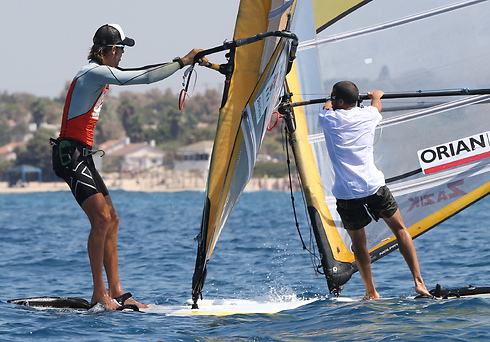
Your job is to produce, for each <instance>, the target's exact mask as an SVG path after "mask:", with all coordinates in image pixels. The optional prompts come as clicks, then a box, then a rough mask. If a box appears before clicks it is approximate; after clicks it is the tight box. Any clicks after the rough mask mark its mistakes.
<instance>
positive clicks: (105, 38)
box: [93, 24, 134, 46]
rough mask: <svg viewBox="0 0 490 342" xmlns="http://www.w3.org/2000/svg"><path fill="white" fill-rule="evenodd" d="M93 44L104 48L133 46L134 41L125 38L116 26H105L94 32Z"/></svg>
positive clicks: (119, 27)
mask: <svg viewBox="0 0 490 342" xmlns="http://www.w3.org/2000/svg"><path fill="white" fill-rule="evenodd" d="M93 42H94V44H95V45H105V46H116V45H124V46H126V45H127V46H134V39H132V38H129V37H126V35H125V34H124V31H123V29H122V28H121V26H119V25H118V24H105V25H103V26H101V27H99V29H98V30H97V32H95V35H94V39H93Z"/></svg>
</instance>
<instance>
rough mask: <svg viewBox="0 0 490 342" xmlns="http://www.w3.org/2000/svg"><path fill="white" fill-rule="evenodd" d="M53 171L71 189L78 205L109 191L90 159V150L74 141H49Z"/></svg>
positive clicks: (107, 193)
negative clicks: (51, 150)
mask: <svg viewBox="0 0 490 342" xmlns="http://www.w3.org/2000/svg"><path fill="white" fill-rule="evenodd" d="M51 143H52V145H53V159H52V161H53V170H54V172H55V173H56V175H57V176H58V177H60V178H61V179H63V180H64V181H65V182H66V183H67V184H68V186H69V187H70V189H71V192H72V194H73V196H75V199H76V200H77V202H78V204H79V205H82V203H83V202H84V201H85V200H86V199H87V198H89V197H90V196H92V195H95V194H97V193H102V194H103V195H104V196H107V195H109V191H108V190H107V187H106V185H105V183H104V181H103V180H102V177H101V176H100V174H99V172H98V171H97V170H96V169H95V164H94V160H93V159H92V154H91V151H92V148H91V147H90V146H88V145H84V144H82V143H80V142H78V141H76V140H71V139H56V140H55V139H51Z"/></svg>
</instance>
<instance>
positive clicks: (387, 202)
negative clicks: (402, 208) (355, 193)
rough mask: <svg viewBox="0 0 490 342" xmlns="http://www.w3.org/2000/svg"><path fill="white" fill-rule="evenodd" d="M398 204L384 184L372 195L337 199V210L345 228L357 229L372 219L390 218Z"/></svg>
mask: <svg viewBox="0 0 490 342" xmlns="http://www.w3.org/2000/svg"><path fill="white" fill-rule="evenodd" d="M397 209H398V204H397V203H396V201H395V198H394V197H393V195H392V194H391V191H390V189H388V187H387V186H386V185H384V186H382V187H380V188H379V189H378V191H376V193H375V194H374V195H371V196H368V197H363V198H356V199H350V200H343V199H337V212H338V213H339V214H340V218H341V219H342V223H343V224H344V228H345V229H349V230H358V229H361V228H364V227H365V226H367V225H368V224H369V223H370V222H371V221H372V219H374V220H375V221H378V220H379V219H380V218H390V217H391V216H393V215H394V214H395V212H396V211H397Z"/></svg>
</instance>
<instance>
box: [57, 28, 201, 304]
mask: <svg viewBox="0 0 490 342" xmlns="http://www.w3.org/2000/svg"><path fill="white" fill-rule="evenodd" d="M126 46H134V40H133V39H131V38H129V37H126V36H125V34H124V32H123V30H122V28H121V27H120V26H119V25H117V24H106V25H103V26H101V27H100V28H99V29H98V30H97V32H96V33H95V35H94V38H93V46H92V48H91V50H90V53H89V56H88V59H89V63H88V64H87V65H85V66H84V67H82V68H81V69H80V71H79V72H78V74H77V75H76V76H75V78H74V79H73V82H72V83H71V86H70V88H69V91H68V94H67V96H66V101H65V107H64V110H63V118H62V123H61V132H60V136H59V138H58V139H51V143H52V145H53V169H54V171H55V173H56V175H58V176H59V177H61V178H62V179H64V180H65V181H66V183H67V184H68V185H69V186H70V189H71V191H72V193H73V196H74V197H75V199H76V200H77V202H78V204H79V205H80V206H81V208H82V209H83V210H84V212H85V214H86V215H87V217H88V219H89V221H90V224H91V230H90V234H89V237H88V244H87V249H88V255H89V259H90V266H91V269H92V278H93V284H94V288H93V294H92V300H91V302H92V304H95V303H102V304H103V305H104V306H105V308H106V309H110V310H112V309H116V308H117V307H119V304H118V303H117V302H116V301H115V300H114V298H115V297H118V296H121V295H122V294H124V290H123V287H122V285H121V282H120V280H119V269H118V267H119V265H118V255H117V232H118V229H119V218H118V216H117V213H116V210H115V209H114V205H113V203H112V200H111V196H110V195H109V192H108V190H107V187H106V185H105V184H104V181H103V180H102V178H101V176H100V174H99V173H98V172H97V170H96V169H95V165H94V162H93V159H92V154H94V153H95V152H96V151H93V150H92V143H93V131H94V128H95V125H96V123H97V120H98V119H99V113H100V109H101V106H102V103H103V101H104V98H105V96H106V94H107V90H108V89H109V85H112V84H114V85H130V84H149V83H153V82H157V81H160V80H163V79H164V78H166V77H168V76H170V75H172V74H173V73H175V72H176V71H177V70H179V69H181V68H183V67H184V66H185V65H190V64H192V63H193V62H194V57H195V56H196V54H197V53H198V52H199V51H201V50H198V49H193V50H192V51H190V52H189V53H188V54H187V55H186V56H184V57H182V58H178V57H177V58H175V59H174V60H173V62H170V63H164V64H159V65H152V66H147V67H143V68H138V69H130V70H124V69H121V68H119V67H118V65H119V62H120V60H121V57H122V54H123V53H124V48H125V47H126ZM205 61H206V59H204V62H205ZM103 268H105V272H106V275H107V281H108V291H107V289H106V287H105V284H104V278H103V274H102V272H103ZM125 304H135V305H137V306H138V307H146V305H144V304H141V303H139V302H137V301H135V300H134V299H132V298H129V299H127V300H126V303H125Z"/></svg>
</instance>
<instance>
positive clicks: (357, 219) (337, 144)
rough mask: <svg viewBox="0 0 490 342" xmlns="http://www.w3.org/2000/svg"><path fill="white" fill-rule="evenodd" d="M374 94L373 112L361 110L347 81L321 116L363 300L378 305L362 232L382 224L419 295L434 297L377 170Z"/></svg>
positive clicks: (375, 96) (377, 94)
mask: <svg viewBox="0 0 490 342" xmlns="http://www.w3.org/2000/svg"><path fill="white" fill-rule="evenodd" d="M383 95H384V93H383V92H382V91H380V90H375V91H373V92H370V93H368V96H369V98H370V99H371V106H366V107H357V106H356V104H357V101H358V98H359V90H358V89H357V86H356V85H355V84H354V83H352V82H349V81H341V82H338V83H336V84H335V85H334V86H333V89H332V94H331V98H330V99H329V100H328V101H327V102H326V103H325V105H324V107H323V109H324V110H323V111H322V112H321V113H320V115H319V123H320V125H321V126H322V127H323V132H324V135H325V140H326V144H327V149H328V153H329V155H330V159H331V160H332V164H333V167H334V171H335V183H334V185H333V188H332V193H333V195H334V196H335V198H336V199H337V211H338V212H339V214H340V217H341V219H342V223H343V224H344V228H345V229H346V230H347V232H348V234H349V236H350V238H351V240H352V249H353V251H354V256H355V258H356V262H357V268H358V269H359V273H360V274H361V278H362V281H363V282H364V285H365V287H366V295H365V296H364V299H378V298H379V297H380V295H379V293H378V292H377V291H376V288H375V286H374V281H373V276H372V273H371V256H370V255H369V251H368V248H367V244H366V233H365V231H364V227H365V226H367V225H368V224H369V222H371V218H372V217H373V218H374V219H375V220H378V219H379V218H382V219H383V220H384V221H385V222H386V223H387V225H388V227H389V228H390V229H391V230H392V232H393V234H394V235H395V237H396V239H397V242H398V247H399V249H400V253H401V254H402V255H403V257H404V258H405V261H406V263H407V265H408V267H409V269H410V271H411V273H412V276H413V279H414V282H415V292H416V293H418V294H419V295H422V296H431V295H430V293H429V292H428V291H427V288H426V287H425V284H424V281H423V279H422V275H421V272H420V266H419V262H418V259H417V252H416V251H415V246H414V244H413V241H412V237H411V236H410V233H409V232H408V230H407V228H406V227H405V224H404V222H403V220H402V216H401V214H400V210H399V209H398V205H397V203H396V201H395V199H394V198H393V196H392V194H391V192H390V190H389V189H388V187H387V186H386V185H385V179H384V175H383V173H382V172H381V171H380V170H378V169H377V168H376V166H375V164H374V156H373V146H374V131H375V128H376V125H377V124H378V123H379V122H380V121H381V114H380V112H381V109H382V105H381V97H383Z"/></svg>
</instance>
